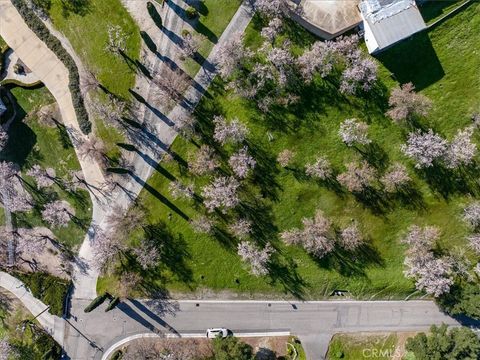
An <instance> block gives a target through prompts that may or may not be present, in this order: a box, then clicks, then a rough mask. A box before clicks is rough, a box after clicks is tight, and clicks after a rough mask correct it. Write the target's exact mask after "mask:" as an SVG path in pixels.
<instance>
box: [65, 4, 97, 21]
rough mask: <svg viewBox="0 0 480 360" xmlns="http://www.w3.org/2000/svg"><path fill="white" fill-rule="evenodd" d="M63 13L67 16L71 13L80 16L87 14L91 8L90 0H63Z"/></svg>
mask: <svg viewBox="0 0 480 360" xmlns="http://www.w3.org/2000/svg"><path fill="white" fill-rule="evenodd" d="M61 5H62V15H63V17H65V18H68V17H70V15H71V14H76V15H80V16H85V15H87V14H88V13H89V12H90V10H91V3H90V0H61Z"/></svg>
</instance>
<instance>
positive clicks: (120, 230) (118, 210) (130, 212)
mask: <svg viewBox="0 0 480 360" xmlns="http://www.w3.org/2000/svg"><path fill="white" fill-rule="evenodd" d="M145 219H146V214H145V211H144V209H143V208H142V207H140V206H137V205H133V206H131V207H130V208H129V209H125V208H123V207H122V206H120V205H118V204H117V205H114V206H113V207H112V208H111V212H110V213H109V214H108V215H107V217H106V220H107V225H108V227H109V230H110V232H111V233H113V234H115V236H117V237H121V238H122V239H123V238H125V237H126V236H127V235H128V234H130V233H132V232H133V231H135V230H136V229H138V228H139V227H141V226H143V225H144V224H145V222H146V220H145Z"/></svg>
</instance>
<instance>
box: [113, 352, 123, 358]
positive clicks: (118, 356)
mask: <svg viewBox="0 0 480 360" xmlns="http://www.w3.org/2000/svg"><path fill="white" fill-rule="evenodd" d="M121 359H123V352H122V350H117V351H115V352H114V353H113V355H112V360H121Z"/></svg>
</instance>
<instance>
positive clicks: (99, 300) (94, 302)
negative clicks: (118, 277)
mask: <svg viewBox="0 0 480 360" xmlns="http://www.w3.org/2000/svg"><path fill="white" fill-rule="evenodd" d="M109 297H110V294H109V293H107V292H106V293H103V294H101V295H99V296H97V297H96V298H95V299H93V300H92V302H91V303H90V304H88V306H87V307H86V308H85V309H84V310H83V311H84V312H86V313H88V312H90V311H92V310H94V309H95V308H97V307H98V306H100V305H101V304H102V303H103V302H104V301H105V300H106V299H107V298H109Z"/></svg>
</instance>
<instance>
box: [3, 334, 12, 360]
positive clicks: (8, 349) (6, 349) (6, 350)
mask: <svg viewBox="0 0 480 360" xmlns="http://www.w3.org/2000/svg"><path fill="white" fill-rule="evenodd" d="M13 354H14V349H13V347H12V346H11V345H10V343H9V342H8V338H6V337H4V338H2V339H0V360H9V359H13V357H12V356H13Z"/></svg>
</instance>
